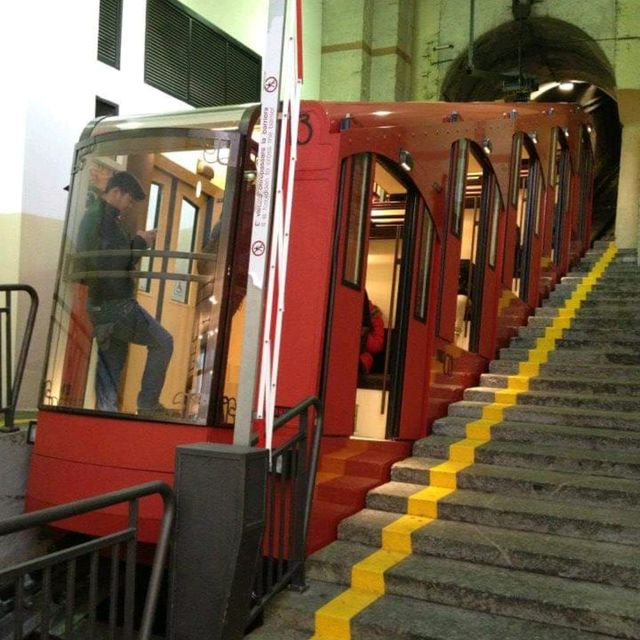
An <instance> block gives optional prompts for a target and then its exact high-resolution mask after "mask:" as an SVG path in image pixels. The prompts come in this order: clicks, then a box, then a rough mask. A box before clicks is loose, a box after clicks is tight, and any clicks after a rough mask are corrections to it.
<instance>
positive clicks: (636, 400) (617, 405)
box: [463, 387, 640, 416]
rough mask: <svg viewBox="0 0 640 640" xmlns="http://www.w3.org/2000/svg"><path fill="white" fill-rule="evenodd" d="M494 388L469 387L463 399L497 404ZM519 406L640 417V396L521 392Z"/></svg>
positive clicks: (554, 391)
mask: <svg viewBox="0 0 640 640" xmlns="http://www.w3.org/2000/svg"><path fill="white" fill-rule="evenodd" d="M496 392H499V390H498V389H495V388H493V387H469V388H468V389H465V392H464V396H463V399H464V400H468V401H471V402H486V403H491V402H496V397H495V396H496ZM516 403H517V404H518V405H523V406H532V407H540V406H543V407H568V408H579V409H598V410H601V411H619V412H636V413H638V414H639V416H640V396H637V397H633V396H622V395H620V396H615V395H606V394H604V393H599V394H597V395H585V394H578V393H569V392H566V391H564V392H563V391H561V390H559V389H558V390H555V389H554V390H545V389H543V390H537V391H536V390H530V391H521V392H520V393H519V394H518V397H517V399H516Z"/></svg>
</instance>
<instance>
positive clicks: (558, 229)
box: [549, 127, 571, 272]
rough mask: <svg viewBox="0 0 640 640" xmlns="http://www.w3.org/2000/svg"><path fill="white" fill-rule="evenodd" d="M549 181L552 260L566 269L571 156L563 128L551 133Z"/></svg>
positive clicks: (562, 269)
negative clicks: (564, 242)
mask: <svg viewBox="0 0 640 640" xmlns="http://www.w3.org/2000/svg"><path fill="white" fill-rule="evenodd" d="M549 169H550V170H549V182H550V185H551V187H552V189H553V192H552V195H553V223H552V228H551V255H550V257H551V262H552V264H553V265H554V266H555V268H556V270H558V271H560V272H563V271H566V269H567V265H566V258H567V250H566V247H563V241H562V240H563V238H566V235H567V229H568V227H567V222H568V213H569V203H570V198H571V156H570V153H569V145H568V144H567V139H566V137H565V135H564V133H563V132H562V130H561V129H559V128H557V127H556V128H555V129H553V131H552V134H551V160H550V167H549Z"/></svg>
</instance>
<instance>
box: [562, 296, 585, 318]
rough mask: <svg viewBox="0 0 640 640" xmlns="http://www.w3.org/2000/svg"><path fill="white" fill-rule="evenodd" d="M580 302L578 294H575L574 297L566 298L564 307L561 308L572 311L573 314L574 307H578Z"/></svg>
mask: <svg viewBox="0 0 640 640" xmlns="http://www.w3.org/2000/svg"><path fill="white" fill-rule="evenodd" d="M580 304H581V300H580V297H579V296H575V297H573V296H572V297H571V298H569V300H567V301H566V302H565V303H564V308H563V310H565V311H573V313H574V314H575V312H576V309H579V308H580Z"/></svg>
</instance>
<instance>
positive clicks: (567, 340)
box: [509, 332, 640, 355]
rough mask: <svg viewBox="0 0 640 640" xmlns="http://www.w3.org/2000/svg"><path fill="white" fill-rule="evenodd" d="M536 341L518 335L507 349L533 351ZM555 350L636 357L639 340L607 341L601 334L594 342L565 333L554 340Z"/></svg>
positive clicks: (586, 337) (638, 349)
mask: <svg viewBox="0 0 640 640" xmlns="http://www.w3.org/2000/svg"><path fill="white" fill-rule="evenodd" d="M567 333H568V332H567ZM638 337H640V336H638ZM537 339H538V338H537V336H531V337H524V336H522V335H518V336H516V337H514V338H512V339H511V342H510V343H509V348H512V349H535V348H536V347H537V346H538V343H537ZM555 348H556V349H557V350H558V351H575V350H578V349H580V350H584V351H596V352H599V351H603V352H607V353H626V354H630V355H638V354H639V353H640V339H637V338H636V336H634V335H632V336H630V337H628V338H614V337H612V336H611V337H610V338H609V339H607V338H606V336H605V335H604V334H601V336H600V340H595V341H594V340H593V339H592V338H591V337H588V334H586V332H585V337H582V338H575V337H573V336H570V335H565V332H563V334H562V337H561V338H558V339H556V342H555Z"/></svg>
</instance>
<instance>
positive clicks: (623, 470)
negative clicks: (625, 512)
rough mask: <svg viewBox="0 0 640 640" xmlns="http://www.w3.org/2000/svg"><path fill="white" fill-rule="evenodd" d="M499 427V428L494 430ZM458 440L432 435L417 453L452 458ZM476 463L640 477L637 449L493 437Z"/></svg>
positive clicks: (479, 452)
mask: <svg viewBox="0 0 640 640" xmlns="http://www.w3.org/2000/svg"><path fill="white" fill-rule="evenodd" d="M498 429H499V427H496V428H495V429H493V431H496V430H498ZM457 441H458V439H457V438H452V437H450V436H440V435H432V436H429V437H427V438H423V439H422V440H418V441H417V442H416V443H415V444H414V447H413V454H414V456H417V457H422V458H441V459H443V460H446V459H448V458H449V447H450V445H452V444H454V443H455V442H457ZM475 462H476V463H477V464H492V465H502V466H505V467H519V468H526V469H538V470H547V471H558V472H560V473H586V474H589V475H594V476H604V477H610V478H628V479H631V480H638V479H640V453H638V452H637V451H601V450H594V449H585V448H582V449H581V448H575V449H573V448H568V447H567V448H564V449H561V448H559V447H557V446H553V445H541V444H529V443H524V442H514V441H505V440H493V439H492V440H491V441H489V442H487V443H485V444H483V445H481V446H479V447H478V448H477V449H476V450H475Z"/></svg>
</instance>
